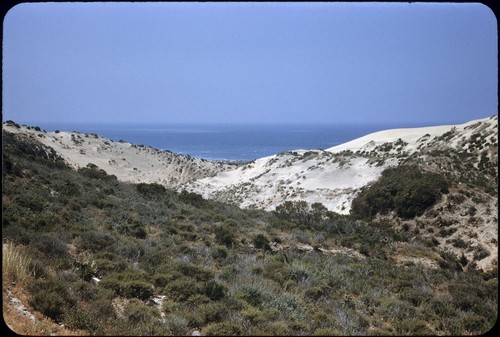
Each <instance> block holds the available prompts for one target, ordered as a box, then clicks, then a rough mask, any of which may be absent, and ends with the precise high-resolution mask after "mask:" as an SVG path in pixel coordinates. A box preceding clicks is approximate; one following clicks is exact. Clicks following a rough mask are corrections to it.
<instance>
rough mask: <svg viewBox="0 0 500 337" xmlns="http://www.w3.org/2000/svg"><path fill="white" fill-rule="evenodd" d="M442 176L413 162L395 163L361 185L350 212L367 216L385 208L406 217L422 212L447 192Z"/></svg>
mask: <svg viewBox="0 0 500 337" xmlns="http://www.w3.org/2000/svg"><path fill="white" fill-rule="evenodd" d="M448 187H449V183H448V182H447V180H446V179H445V178H443V177H442V176H440V175H438V174H436V173H430V172H423V171H422V170H420V169H419V168H418V167H416V166H398V167H395V168H388V169H386V170H385V171H383V172H382V175H381V177H380V178H379V180H378V181H376V182H375V183H373V184H371V185H370V186H368V187H366V188H364V189H363V190H362V191H361V193H359V194H358V196H357V197H356V198H354V200H353V201H352V207H351V214H352V215H354V216H356V217H358V218H371V217H373V216H375V215H376V214H377V213H380V214H385V213H387V212H389V211H392V210H394V211H396V213H397V214H398V215H399V216H400V217H402V218H404V219H410V218H413V217H415V216H417V215H421V214H423V212H424V211H425V210H426V209H427V208H429V207H430V206H432V205H433V204H434V203H435V202H436V201H438V200H439V198H440V197H441V194H443V193H448Z"/></svg>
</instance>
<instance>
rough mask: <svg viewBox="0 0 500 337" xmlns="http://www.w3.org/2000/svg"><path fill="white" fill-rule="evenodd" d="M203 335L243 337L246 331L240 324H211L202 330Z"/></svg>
mask: <svg viewBox="0 0 500 337" xmlns="http://www.w3.org/2000/svg"><path fill="white" fill-rule="evenodd" d="M202 333H203V334H204V335H205V336H241V335H242V334H243V333H244V330H243V328H242V327H241V326H240V324H236V323H232V322H228V321H226V322H221V323H212V324H209V325H207V326H206V327H205V328H204V329H203V330H202Z"/></svg>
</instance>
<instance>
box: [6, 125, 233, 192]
mask: <svg viewBox="0 0 500 337" xmlns="http://www.w3.org/2000/svg"><path fill="white" fill-rule="evenodd" d="M3 128H4V129H5V130H6V131H9V132H12V133H16V134H24V135H25V136H27V137H31V138H34V139H37V140H38V141H40V142H42V143H43V144H44V145H46V146H49V147H52V148H53V149H54V150H55V151H56V152H57V153H58V154H59V155H60V156H61V157H62V158H63V159H64V160H65V161H66V162H67V163H68V164H69V165H70V166H72V167H74V168H80V167H85V166H87V165H88V164H94V165H97V166H98V167H99V168H101V169H103V170H105V171H106V172H107V173H108V174H113V175H115V176H116V177H117V178H118V179H119V180H121V181H126V182H133V183H139V182H145V183H159V184H163V185H166V186H169V187H177V186H179V185H180V184H183V183H186V182H189V181H192V180H194V179H198V178H204V177H208V176H211V175H215V174H216V173H219V172H222V171H225V170H230V169H234V165H229V164H224V163H220V162H214V161H208V160H204V159H199V158H193V157H190V156H185V155H179V154H174V153H171V152H169V151H160V150H157V149H154V148H151V147H145V146H138V145H134V144H131V143H127V142H113V141H111V140H109V139H106V138H104V137H101V136H98V135H96V134H85V133H78V132H57V133H55V132H42V131H36V130H34V129H33V128H30V129H28V128H27V127H25V126H21V127H20V128H17V127H15V126H13V125H7V124H5V123H4V125H3Z"/></svg>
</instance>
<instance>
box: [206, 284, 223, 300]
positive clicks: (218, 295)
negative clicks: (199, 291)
mask: <svg viewBox="0 0 500 337" xmlns="http://www.w3.org/2000/svg"><path fill="white" fill-rule="evenodd" d="M226 291H227V289H226V287H225V286H224V285H223V284H220V283H217V282H215V281H213V280H210V281H208V282H207V283H205V291H204V292H205V295H207V296H208V298H210V299H211V300H213V301H218V300H220V299H222V298H224V296H225V295H226Z"/></svg>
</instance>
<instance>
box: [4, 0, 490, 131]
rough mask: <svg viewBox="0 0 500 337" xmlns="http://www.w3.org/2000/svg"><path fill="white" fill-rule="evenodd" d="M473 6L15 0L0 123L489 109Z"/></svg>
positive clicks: (343, 116) (457, 113)
mask: <svg viewBox="0 0 500 337" xmlns="http://www.w3.org/2000/svg"><path fill="white" fill-rule="evenodd" d="M496 25H497V22H496V18H495V15H494V14H493V12H492V11H491V10H490V9H489V8H488V7H486V6H484V5H482V4H478V3H471V4H464V3H455V4H453V3H441V4H428V3H427V4H426V3H420V4H419V3H401V4H397V3H386V4H382V3H167V2H165V3H31V4H30V3H24V4H19V5H17V6H15V7H13V8H12V9H11V10H10V11H9V12H8V13H7V15H6V17H5V20H4V31H3V34H4V40H3V92H2V95H3V107H2V109H3V114H4V115H3V119H4V120H8V119H12V120H14V121H16V122H20V123H37V122H40V121H47V122H54V121H59V122H83V121H91V122H134V123H136V122H142V121H148V122H155V123H156V122H162V123H163V122H166V123H168V122H189V123H192V122H231V123H232V122H306V121H311V122H325V123H330V122H336V121H338V122H361V121H362V122H382V123H383V122H401V123H408V122H412V123H413V122H415V123H420V124H423V125H424V124H429V125H430V124H439V123H461V122H466V121H469V120H472V119H477V118H485V117H489V116H491V115H493V114H496V113H497V106H498V98H497V87H498V79H497V73H498V70H497V67H498V60H497V35H496V34H497V30H496Z"/></svg>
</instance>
